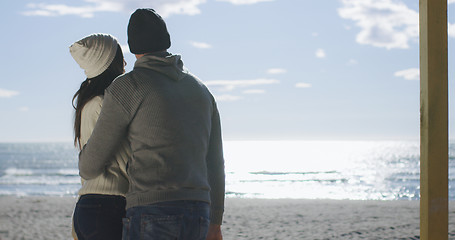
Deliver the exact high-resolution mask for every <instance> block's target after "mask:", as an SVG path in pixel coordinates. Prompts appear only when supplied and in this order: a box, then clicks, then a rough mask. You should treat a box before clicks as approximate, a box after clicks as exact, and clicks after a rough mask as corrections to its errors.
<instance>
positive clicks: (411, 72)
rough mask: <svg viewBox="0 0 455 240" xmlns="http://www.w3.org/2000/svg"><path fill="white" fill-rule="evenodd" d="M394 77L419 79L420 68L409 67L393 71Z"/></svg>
mask: <svg viewBox="0 0 455 240" xmlns="http://www.w3.org/2000/svg"><path fill="white" fill-rule="evenodd" d="M394 76H395V77H403V78H404V79H406V80H420V70H419V69H418V68H409V69H405V70H401V71H398V72H395V74H394Z"/></svg>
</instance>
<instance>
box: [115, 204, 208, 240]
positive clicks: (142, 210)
mask: <svg viewBox="0 0 455 240" xmlns="http://www.w3.org/2000/svg"><path fill="white" fill-rule="evenodd" d="M209 212H210V206H209V204H208V203H206V202H200V201H171V202H162V203H155V204H150V205H146V206H137V207H132V208H129V209H127V211H126V218H124V219H123V240H205V238H206V236H207V231H208V228H209V224H210V220H209Z"/></svg>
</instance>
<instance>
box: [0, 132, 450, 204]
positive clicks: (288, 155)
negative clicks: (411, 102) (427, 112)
mask: <svg viewBox="0 0 455 240" xmlns="http://www.w3.org/2000/svg"><path fill="white" fill-rule="evenodd" d="M419 145H420V143H419V141H416V140H405V141H385V140H381V141H323V140H318V141H225V142H224V157H225V167H226V196H227V197H238V198H266V199H277V198H294V199H300V198H302V199H348V200H419V194H420V162H419V154H420V150H419ZM77 156H78V151H77V149H75V147H74V146H73V144H72V143H69V142H59V143H0V195H14V196H36V195H38V196H39V195H44V196H68V195H70V196H76V195H77V191H78V189H79V187H80V177H79V171H78V168H77ZM454 163H455V142H452V141H451V142H450V145H449V199H450V200H455V192H454V191H452V188H453V186H454V183H455V182H454V180H455V178H454V175H453V174H451V173H452V172H453V171H452V170H453V168H454V166H455V165H454Z"/></svg>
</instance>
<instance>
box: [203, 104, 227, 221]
mask: <svg viewBox="0 0 455 240" xmlns="http://www.w3.org/2000/svg"><path fill="white" fill-rule="evenodd" d="M207 174H208V181H209V184H210V188H211V190H210V201H211V209H210V223H211V224H214V225H221V223H222V221H223V213H224V191H225V173H224V158H223V144H222V137H221V124H220V115H219V113H218V109H217V108H216V104H214V112H213V115H212V128H211V132H210V143H209V149H208V154H207Z"/></svg>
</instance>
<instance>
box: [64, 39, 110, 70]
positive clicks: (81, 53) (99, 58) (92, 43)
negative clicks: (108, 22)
mask: <svg viewBox="0 0 455 240" xmlns="http://www.w3.org/2000/svg"><path fill="white" fill-rule="evenodd" d="M117 46H118V42H117V39H115V38H114V37H113V36H112V35H109V34H103V33H96V34H91V35H89V36H87V37H84V38H82V39H81V40H79V41H77V42H75V43H73V45H71V46H70V53H71V56H73V58H74V60H76V62H77V63H78V64H79V66H80V67H81V68H82V69H84V71H85V75H86V76H87V78H94V77H96V76H98V75H100V74H101V73H103V72H104V71H106V69H107V68H108V67H109V65H111V63H112V61H113V60H114V57H115V55H116V53H117Z"/></svg>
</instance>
